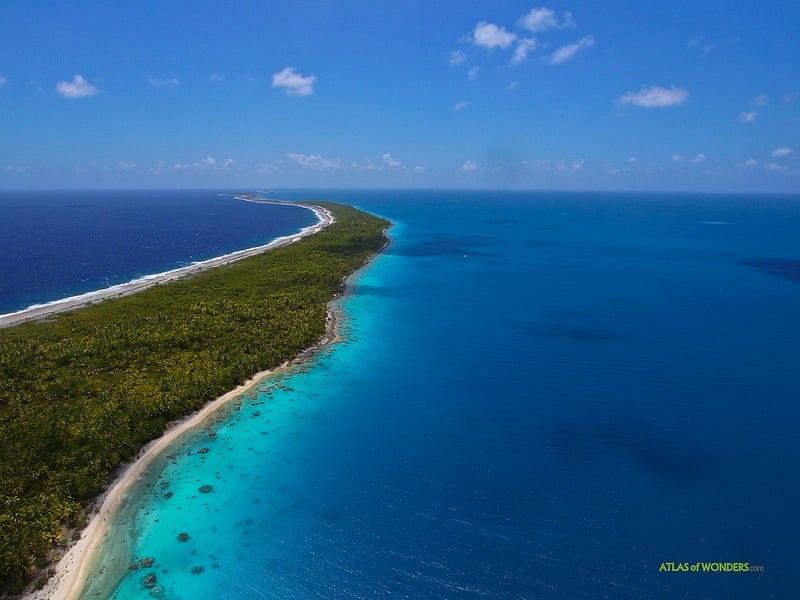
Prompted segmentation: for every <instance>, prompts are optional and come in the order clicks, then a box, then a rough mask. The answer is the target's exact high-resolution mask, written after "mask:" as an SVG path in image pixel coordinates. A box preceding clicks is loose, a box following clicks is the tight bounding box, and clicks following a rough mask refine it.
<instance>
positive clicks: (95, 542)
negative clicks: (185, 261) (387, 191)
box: [0, 197, 337, 600]
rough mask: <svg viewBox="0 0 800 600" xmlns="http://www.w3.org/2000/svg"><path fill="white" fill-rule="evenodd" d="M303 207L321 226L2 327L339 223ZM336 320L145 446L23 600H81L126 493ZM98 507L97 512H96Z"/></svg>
mask: <svg viewBox="0 0 800 600" xmlns="http://www.w3.org/2000/svg"><path fill="white" fill-rule="evenodd" d="M240 199H242V200H247V201H252V202H270V201H263V200H256V199H254V198H247V197H243V198H240ZM295 206H297V205H295ZM299 206H303V207H304V208H308V209H309V210H312V211H314V213H315V214H316V215H317V217H318V219H319V222H318V223H317V224H316V225H312V226H309V227H306V228H304V229H303V230H301V231H300V232H298V233H297V234H294V235H292V236H285V237H282V238H277V239H275V240H273V241H272V242H270V243H269V244H265V245H263V246H258V247H256V248H249V249H247V250H242V251H239V252H235V253H232V254H229V255H226V256H224V257H220V258H217V259H212V260H209V261H204V262H203V263H199V264H196V265H191V266H190V267H184V268H181V269H175V270H174V271H169V272H167V273H164V274H162V275H163V276H161V277H158V278H157V279H153V280H148V281H147V282H144V283H142V284H135V285H133V284H127V285H126V286H125V287H126V289H125V290H123V291H119V290H114V291H111V288H110V289H109V293H108V294H103V295H95V296H94V297H93V298H92V299H91V300H85V299H84V300H81V299H80V298H79V297H78V298H75V299H71V301H70V302H66V301H65V302H59V303H54V304H52V305H48V306H43V307H41V308H35V309H30V310H28V311H20V313H25V314H20V313H13V314H11V315H4V317H2V318H0V327H7V326H10V325H14V324H16V323H19V322H22V321H29V320H33V319H41V318H45V317H48V316H50V315H52V314H56V313H59V312H63V311H67V310H74V309H76V308H80V307H81V306H84V305H86V304H89V303H90V302H95V301H98V300H101V299H105V298H110V297H117V296H122V295H127V294H132V293H135V292H137V291H139V290H141V289H144V288H146V287H150V286H152V285H157V284H160V283H165V282H168V281H173V280H175V279H178V278H180V277H185V276H187V275H191V274H194V273H197V272H199V271H202V270H205V269H209V268H213V267H217V266H220V265H224V264H228V263H229V262H233V261H235V260H239V259H241V258H246V257H248V256H253V255H255V254H260V253H262V252H266V251H268V250H272V249H273V248H278V247H280V246H285V245H286V244H291V243H292V242H295V241H297V240H298V239H300V238H302V237H305V236H308V235H311V234H313V233H316V232H318V231H320V230H322V229H323V228H324V227H327V226H328V225H330V224H331V223H333V222H334V220H335V219H334V216H333V214H332V213H331V212H330V211H328V210H326V209H325V208H322V207H320V206H315V205H309V204H300V205H299ZM179 271H180V272H179ZM104 291H105V290H104ZM3 319H5V320H3ZM336 322H337V319H336V314H335V313H334V311H332V310H329V311H328V322H327V327H326V332H325V335H324V336H323V338H322V339H321V340H320V341H319V342H318V343H316V344H315V345H314V346H312V347H311V348H309V349H308V350H306V351H304V352H302V353H301V354H300V355H299V356H298V357H296V358H294V359H292V360H290V361H287V362H285V363H284V364H282V365H281V366H280V367H278V368H276V369H269V370H266V371H261V372H260V373H257V374H256V375H254V376H253V377H252V378H250V379H249V380H248V381H247V382H245V383H244V384H242V385H240V386H239V387H237V388H236V389H234V390H231V391H230V392H227V393H226V394H224V395H222V396H220V397H218V398H216V399H215V400H212V401H211V402H209V403H208V404H206V405H205V406H204V407H203V408H202V409H200V410H199V411H198V412H196V413H194V414H192V415H189V416H187V417H186V418H184V419H182V420H180V421H178V422H176V423H175V424H174V425H172V426H171V427H170V428H169V429H168V430H167V431H166V432H165V433H164V434H163V435H162V436H161V437H159V438H158V439H156V440H153V441H152V442H150V443H149V444H148V445H146V446H145V447H144V448H143V449H142V451H141V452H140V454H139V456H138V457H137V459H136V460H135V461H134V462H133V463H130V464H128V465H127V466H123V467H121V471H120V472H119V474H118V475H117V477H116V478H115V480H114V481H113V482H112V484H111V485H110V486H109V488H108V490H107V491H106V492H104V493H103V494H102V495H100V496H99V497H98V498H97V499H96V500H95V508H94V509H93V511H94V512H93V513H92V514H91V515H90V521H89V524H88V525H87V526H86V528H85V529H84V530H83V531H82V532H81V537H80V539H79V540H78V541H77V542H75V543H74V544H72V545H71V546H70V547H69V549H68V550H67V551H66V553H65V554H64V556H63V557H62V558H61V559H60V560H59V562H58V564H57V565H56V566H55V574H54V575H53V576H52V577H51V578H50V579H49V581H48V582H47V584H46V585H45V586H44V587H43V588H42V589H41V590H37V591H32V592H30V593H28V594H26V595H25V596H23V598H24V600H75V599H77V598H79V597H80V594H81V592H82V591H83V589H84V587H85V584H86V581H87V580H88V578H89V577H90V576H91V571H92V568H93V566H94V565H95V560H94V559H95V558H96V554H97V551H98V549H99V547H100V545H101V543H102V541H103V539H104V538H105V537H106V535H108V524H109V521H108V519H109V517H110V516H111V515H112V514H113V512H114V511H115V510H116V509H117V508H119V507H120V506H122V505H124V504H125V496H126V492H127V491H128V490H129V489H130V488H131V487H132V486H133V485H135V484H136V483H137V482H138V481H139V480H140V478H141V477H142V475H143V473H144V471H145V470H146V469H147V467H149V466H150V464H151V463H152V462H153V460H154V459H155V458H156V457H157V456H158V455H159V454H161V453H162V452H163V451H164V450H165V449H166V448H168V447H169V445H170V444H171V443H172V442H174V441H175V440H176V439H177V438H178V437H179V436H181V435H182V434H184V433H186V432H187V431H190V430H191V429H194V428H195V427H198V426H200V425H202V424H203V423H204V422H205V420H206V419H207V418H208V417H209V416H210V415H212V414H213V413H215V412H216V411H217V410H219V409H220V408H221V407H222V406H224V405H225V404H226V403H228V402H229V401H231V400H233V399H235V398H239V397H241V396H243V395H244V394H246V393H247V392H248V391H249V390H251V389H252V388H253V387H254V386H256V385H257V384H258V383H259V382H260V381H261V380H263V379H264V378H265V377H268V376H270V375H273V374H275V373H277V372H280V371H282V370H284V369H286V368H289V367H291V366H293V365H294V364H296V363H297V362H299V361H302V360H304V359H306V358H307V357H308V356H309V355H311V354H314V353H315V352H317V351H319V350H320V349H321V348H323V347H325V346H327V345H328V344H329V343H331V342H332V341H334V340H335V339H336ZM98 506H99V509H98V508H97V507H98Z"/></svg>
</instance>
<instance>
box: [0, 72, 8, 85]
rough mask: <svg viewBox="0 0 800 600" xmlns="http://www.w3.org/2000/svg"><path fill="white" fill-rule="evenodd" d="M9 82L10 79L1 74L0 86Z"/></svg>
mask: <svg viewBox="0 0 800 600" xmlns="http://www.w3.org/2000/svg"><path fill="white" fill-rule="evenodd" d="M7 83H8V79H6V78H5V77H3V76H2V75H0V87H3V86H4V85H5V84H7Z"/></svg>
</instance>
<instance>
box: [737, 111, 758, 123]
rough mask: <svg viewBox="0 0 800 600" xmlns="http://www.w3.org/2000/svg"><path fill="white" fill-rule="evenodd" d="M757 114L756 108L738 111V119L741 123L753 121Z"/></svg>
mask: <svg viewBox="0 0 800 600" xmlns="http://www.w3.org/2000/svg"><path fill="white" fill-rule="evenodd" d="M757 116H758V111H756V110H751V111H748V112H740V113H739V121H741V122H742V123H755V120H756V117H757Z"/></svg>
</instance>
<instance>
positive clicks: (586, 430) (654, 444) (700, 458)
mask: <svg viewBox="0 0 800 600" xmlns="http://www.w3.org/2000/svg"><path fill="white" fill-rule="evenodd" d="M549 438H550V442H551V444H552V447H553V448H554V449H555V450H556V451H557V453H558V454H559V455H560V456H561V457H562V458H563V459H565V460H568V461H570V462H573V463H577V464H581V465H584V466H589V467H599V468H602V469H608V468H612V469H613V468H614V467H613V465H614V463H615V462H617V461H618V460H620V459H624V460H628V461H630V462H632V463H633V464H635V465H636V466H638V467H640V468H641V469H643V470H644V471H646V472H647V473H649V474H651V475H654V476H656V477H659V478H661V479H666V480H671V481H689V480H696V479H701V478H706V477H708V476H709V474H711V473H712V468H711V465H718V464H719V463H720V461H718V460H714V457H712V456H711V455H710V453H709V452H708V451H707V450H705V449H704V448H702V447H701V446H700V444H699V443H698V442H695V441H692V440H689V439H687V438H684V437H682V436H680V435H678V434H676V433H674V432H671V431H668V430H667V429H664V428H661V427H658V426H657V425H654V424H652V423H649V422H647V421H644V420H642V419H636V418H629V417H625V418H620V419H616V420H613V421H609V420H604V421H597V422H586V421H576V422H571V423H561V424H557V425H556V426H554V427H552V428H551V431H550V435H549Z"/></svg>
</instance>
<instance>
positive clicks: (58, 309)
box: [0, 196, 334, 327]
mask: <svg viewBox="0 0 800 600" xmlns="http://www.w3.org/2000/svg"><path fill="white" fill-rule="evenodd" d="M236 197H237V198H238V199H239V200H244V201H246V202H258V203H262V204H288V205H291V206H300V207H302V208H306V209H308V210H311V211H312V212H313V213H314V214H315V215H316V216H317V219H319V222H318V223H316V224H315V225H310V226H308V227H305V228H303V229H301V230H300V231H299V232H297V233H295V234H293V235H286V236H283V237H279V238H275V239H274V240H272V241H271V242H270V243H268V244H264V245H263V246H255V247H254V248H246V249H245V250H238V251H236V252H231V253H230V254H225V255H224V256H218V257H217V258H211V259H208V260H204V261H200V262H197V263H195V264H192V265H189V266H186V267H180V268H178V269H172V270H170V271H165V272H164V273H159V274H157V275H153V276H150V277H144V278H142V279H137V280H134V281H131V282H128V283H122V284H119V285H114V286H111V287H109V288H106V289H104V290H99V291H95V292H89V293H87V294H82V295H80V296H74V297H72V298H64V299H63V300H57V301H55V302H49V303H47V304H43V305H41V306H34V307H31V308H26V309H25V310H20V311H17V312H13V313H8V314H5V315H0V327H11V326H12V325H17V324H19V323H23V322H25V321H35V320H39V319H46V318H47V317H50V316H52V315H55V314H58V313H62V312H67V311H70V310H75V309H77V308H81V307H83V306H87V305H89V304H92V303H94V302H99V301H101V300H106V299H108V298H117V297H120V296H127V295H129V294H135V293H136V292H139V291H141V290H144V289H147V288H149V287H152V286H154V285H160V284H163V283H168V282H170V281H175V280H176V279H181V278H183V277H188V276H190V275H194V274H196V273H199V272H201V271H205V270H206V269H212V268H214V267H219V266H222V265H227V264H229V263H232V262H234V261H237V260H241V259H243V258H248V257H250V256H255V255H256V254H261V253H262V252H267V251H269V250H274V249H275V248H280V247H281V246H286V245H287V244H291V243H293V242H296V241H297V240H299V239H301V238H304V237H306V236H308V235H311V234H313V233H317V232H318V231H320V230H322V229H323V228H325V227H327V226H328V225H330V224H331V223H333V221H334V218H333V215H332V214H331V212H330V211H328V210H327V209H325V208H322V207H321V206H316V205H313V204H304V203H294V202H291V203H290V202H280V201H275V200H261V199H257V198H255V197H254V196H236Z"/></svg>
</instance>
